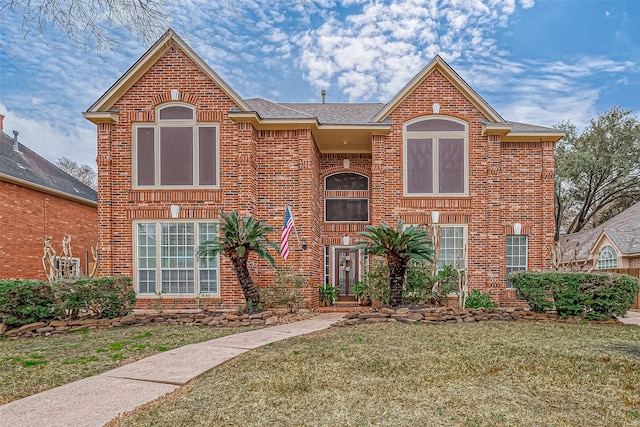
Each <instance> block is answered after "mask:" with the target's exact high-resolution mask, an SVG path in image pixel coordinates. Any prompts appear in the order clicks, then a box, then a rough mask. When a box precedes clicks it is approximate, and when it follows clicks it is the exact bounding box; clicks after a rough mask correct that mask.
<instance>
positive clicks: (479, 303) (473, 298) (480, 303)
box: [464, 289, 498, 308]
mask: <svg viewBox="0 0 640 427" xmlns="http://www.w3.org/2000/svg"><path fill="white" fill-rule="evenodd" d="M497 306H498V304H496V303H495V302H493V301H491V294H489V293H486V294H483V293H482V292H480V291H479V290H477V289H474V290H472V291H471V293H470V294H469V295H467V301H466V302H465V304H464V308H494V307H497Z"/></svg>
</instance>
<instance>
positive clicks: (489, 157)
mask: <svg viewBox="0 0 640 427" xmlns="http://www.w3.org/2000/svg"><path fill="white" fill-rule="evenodd" d="M323 101H324V100H323ZM84 116H85V117H86V118H87V119H88V120H90V121H92V122H93V123H95V124H96V125H97V139H98V169H99V188H98V196H99V197H98V198H99V205H98V210H99V221H100V251H101V264H100V267H101V274H103V275H111V274H126V275H132V276H133V277H134V281H135V285H136V289H137V292H138V295H139V305H140V306H145V302H146V304H151V301H153V299H154V298H155V297H156V296H155V293H156V292H160V291H162V292H164V293H165V295H164V296H163V301H171V303H172V306H174V307H183V306H188V305H189V303H190V302H193V300H194V298H195V297H197V296H198V295H200V294H208V295H213V296H214V297H215V298H216V301H217V302H218V303H219V304H221V306H222V307H226V308H236V307H237V306H238V305H239V304H242V303H243V302H244V298H243V296H242V292H241V289H240V286H239V284H238V283H237V279H236V278H235V275H234V273H233V271H232V268H231V264H230V262H229V261H228V260H227V259H225V258H224V257H221V258H220V259H219V260H217V261H216V262H210V263H207V264H200V265H198V263H197V262H194V259H193V257H194V246H197V244H198V243H199V242H201V241H202V240H204V239H208V238H211V237H212V236H214V235H215V234H216V221H217V218H218V215H219V211H220V210H221V209H223V210H225V211H231V210H238V211H239V213H240V214H241V215H253V216H255V217H256V218H259V219H265V220H267V221H268V222H269V223H270V224H271V225H272V226H275V227H276V228H278V229H279V227H280V226H281V224H282V221H283V216H284V211H285V206H286V205H287V204H288V205H290V206H291V210H292V213H293V216H294V219H295V223H296V230H297V232H298V234H299V237H300V240H299V241H298V239H296V237H295V235H292V239H291V242H292V246H293V247H292V248H291V254H290V256H289V259H288V260H286V261H285V260H284V259H282V258H278V259H277V263H278V265H279V266H287V267H291V268H293V269H294V270H295V271H297V272H299V273H301V274H304V275H306V276H307V277H308V278H309V287H308V288H307V289H306V290H305V294H306V298H307V304H308V306H317V305H318V295H317V285H318V284H320V283H336V284H340V288H341V294H342V297H343V298H347V299H348V297H349V295H350V294H351V292H350V287H351V286H352V285H353V284H354V283H355V282H356V281H357V280H358V278H359V277H360V275H361V274H362V272H363V269H364V268H365V266H366V264H367V262H368V260H367V259H366V257H365V256H364V255H363V254H362V253H361V252H359V251H358V250H356V249H355V248H354V245H355V242H356V238H357V233H358V232H359V231H362V230H363V229H364V227H365V225H367V224H374V225H378V224H379V223H380V222H382V221H385V222H387V223H389V224H393V225H395V224H396V222H397V221H398V219H402V220H403V221H404V222H405V223H408V224H425V223H431V222H432V213H434V212H437V214H434V215H433V217H435V216H439V222H438V223H439V232H440V234H441V240H442V250H441V253H440V259H441V262H448V263H451V262H454V260H455V257H456V256H457V254H461V258H462V259H463V263H464V266H465V269H466V271H467V272H468V276H469V284H470V288H471V289H479V290H481V291H484V292H486V291H491V292H492V293H493V294H494V295H497V296H498V298H499V297H500V296H501V295H502V293H503V292H505V289H506V288H507V284H506V273H507V271H510V270H514V269H522V268H528V269H533V270H539V269H543V268H544V267H545V266H546V265H547V264H548V259H547V251H546V250H545V245H546V244H552V243H553V177H554V160H553V147H554V143H555V142H556V141H557V140H558V139H560V138H561V137H562V135H563V134H562V133H561V132H559V131H557V130H555V129H550V128H544V127H539V126H532V125H526V124H521V123H514V122H507V121H505V120H504V119H503V118H502V117H501V116H500V115H499V114H498V113H497V112H496V111H495V110H494V109H493V108H492V107H491V106H489V105H488V104H487V103H486V102H485V101H484V100H483V99H482V98H481V97H480V96H479V95H478V94H477V93H476V92H475V91H474V90H473V89H472V88H471V87H470V86H469V85H468V84H467V83H466V82H465V81H464V80H462V78H461V77H460V76H459V75H458V74H456V72H455V71H454V70H453V69H451V68H450V67H449V65H448V64H446V63H445V62H444V61H443V60H442V59H441V58H440V57H436V58H434V59H433V60H432V61H431V62H430V63H429V64H427V66H426V67H425V68H424V69H423V70H422V71H421V72H420V73H419V74H418V75H417V76H415V77H414V78H413V80H411V81H410V82H409V83H408V84H407V85H406V86H405V88H404V89H402V90H401V91H400V92H399V93H398V94H397V95H396V96H394V97H393V99H391V100H390V101H389V102H388V103H386V104H375V103H368V104H354V103H344V104H338V103H324V102H318V103H276V102H270V101H267V100H264V99H243V98H241V97H240V96H239V95H238V94H237V93H236V92H235V91H234V90H233V89H232V88H231V87H229V86H228V85H227V84H226V83H225V82H224V81H223V80H222V79H221V78H220V76H218V75H217V74H216V73H215V71H214V70H212V69H211V68H210V67H209V66H208V65H207V64H206V63H205V62H204V61H203V60H202V59H201V58H200V57H199V56H198V55H197V54H196V53H195V52H194V51H193V50H192V49H191V48H190V47H189V46H187V45H186V43H185V42H184V41H183V40H181V39H180V38H179V37H178V36H177V35H176V34H175V33H174V32H173V31H171V30H169V31H168V32H167V33H166V34H165V35H164V36H163V37H162V38H161V39H160V40H158V42H156V44H155V45H154V46H152V47H151V48H150V49H149V51H147V52H146V53H145V54H144V55H143V56H142V57H141V58H140V59H139V60H138V61H137V62H136V63H135V64H134V65H133V66H132V67H131V68H130V69H129V70H128V71H127V72H126V73H125V74H124V75H123V76H122V77H121V78H120V79H119V80H118V81H117V82H116V83H115V84H114V85H113V86H111V88H110V89H109V90H108V91H107V92H106V93H105V94H104V95H103V96H102V97H101V98H100V99H98V100H97V101H96V102H95V104H93V105H92V106H91V107H90V108H89V110H88V111H87V112H85V113H84ZM172 207H173V209H172ZM272 240H274V241H278V240H279V231H278V232H277V233H274V235H273V236H272ZM465 248H466V251H464V249H465ZM463 251H464V253H463ZM346 267H349V268H346ZM253 273H254V276H255V277H256V279H257V281H258V282H259V284H260V286H268V285H269V283H271V279H272V273H271V269H270V268H269V267H268V265H267V264H266V263H263V262H261V261H256V262H255V264H254V266H253ZM506 292H507V293H508V291H506Z"/></svg>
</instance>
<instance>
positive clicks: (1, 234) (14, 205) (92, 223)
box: [0, 115, 98, 280]
mask: <svg viewBox="0 0 640 427" xmlns="http://www.w3.org/2000/svg"><path fill="white" fill-rule="evenodd" d="M3 119H4V117H3V116H2V115H0V257H1V258H2V263H0V279H8V278H24V279H39V280H45V274H44V268H43V265H42V256H43V247H44V238H45V237H46V236H51V237H52V242H53V246H54V248H55V249H56V251H58V253H60V251H61V250H62V238H63V236H67V235H70V236H71V248H72V255H73V259H74V267H73V268H75V269H76V271H78V272H80V271H81V272H82V273H85V274H86V273H87V269H88V267H89V263H90V262H93V258H92V257H91V252H90V249H91V247H92V246H94V247H95V245H96V244H97V243H98V208H97V206H98V194H97V193H96V191H95V190H93V189H92V188H90V187H88V186H86V185H84V184H83V183H82V182H80V181H78V180H77V179H75V178H73V177H72V176H70V175H69V174H67V173H66V172H64V171H63V170H61V169H60V168H58V167H57V166H55V165H54V164H52V163H50V162H49V161H47V160H46V159H44V158H43V157H41V156H39V155H38V154H37V153H35V152H33V151H32V150H30V149H29V148H28V147H26V146H25V145H24V144H22V143H21V142H19V141H18V132H14V136H13V138H12V137H10V136H9V135H7V134H6V133H4V129H3V127H4V126H3Z"/></svg>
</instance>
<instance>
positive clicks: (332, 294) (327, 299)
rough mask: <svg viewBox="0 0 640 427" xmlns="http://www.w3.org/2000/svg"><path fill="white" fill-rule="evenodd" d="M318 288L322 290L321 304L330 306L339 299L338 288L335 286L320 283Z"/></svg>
mask: <svg viewBox="0 0 640 427" xmlns="http://www.w3.org/2000/svg"><path fill="white" fill-rule="evenodd" d="M318 289H319V291H320V306H322V307H328V306H330V305H331V304H333V303H334V302H335V300H336V299H338V288H336V287H335V286H333V285H331V284H329V283H325V284H324V285H320V287H319V288H318Z"/></svg>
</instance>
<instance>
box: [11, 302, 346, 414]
mask: <svg viewBox="0 0 640 427" xmlns="http://www.w3.org/2000/svg"><path fill="white" fill-rule="evenodd" d="M343 316H344V313H325V314H321V315H318V316H316V317H314V318H312V319H308V320H303V321H300V322H295V323H289V324H286V325H280V326H274V327H271V328H264V329H257V330H255V331H251V332H244V333H241V334H236V335H229V336H226V337H222V338H218V339H215V340H211V341H206V342H202V343H199V344H190V345H187V346H184V347H179V348H176V349H173V350H169V351H166V352H164V353H159V354H156V355H154V356H151V357H148V358H146V359H142V360H138V361H137V362H133V363H129V364H127V365H124V366H121V367H119V368H116V369H113V370H111V371H108V372H104V373H102V374H100V375H96V376H93V377H89V378H85V379H83V380H80V381H76V382H73V383H70V384H65V385H63V386H60V387H57V388H54V389H51V390H48V391H45V392H42V393H38V394H35V395H33V396H29V397H26V398H24V399H20V400H16V401H14V402H10V403H7V404H6V405H2V406H0V427H22V426H24V427H39V426H42V427H70V426H83V427H92V426H95V427H102V426H103V425H104V424H105V423H107V422H109V421H110V420H112V419H114V418H115V417H117V416H118V415H120V414H122V413H125V412H129V411H132V410H134V409H135V408H137V407H139V406H142V405H144V404H146V403H149V402H151V401H154V400H156V399H158V398H160V397H162V396H164V395H165V394H168V393H171V392H172V391H174V390H176V389H178V388H179V387H180V386H182V385H185V384H186V383H188V382H189V381H190V380H192V379H193V378H195V377H197V376H199V375H201V374H203V373H205V372H207V371H208V370H210V369H212V368H214V367H216V366H218V365H220V364H222V363H224V362H226V361H227V360H229V359H232V358H234V357H235V356H238V355H240V354H242V353H245V352H247V351H249V350H252V349H254V348H258V347H261V346H263V345H266V344H269V343H272V342H276V341H282V340H285V339H287V338H291V337H296V336H299V335H304V334H308V333H311V332H315V331H319V330H322V329H326V328H328V327H329V326H331V325H332V324H333V323H335V322H337V321H338V320H340V319H342V318H343Z"/></svg>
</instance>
